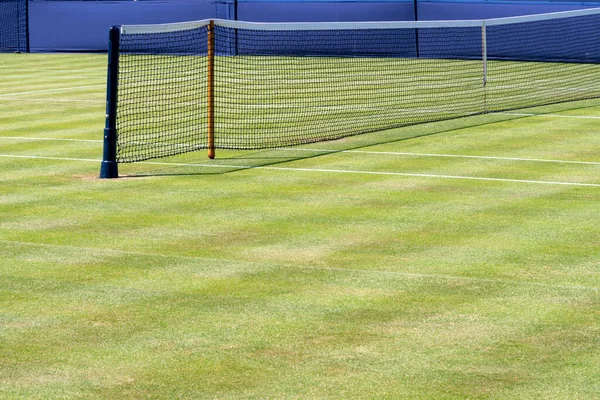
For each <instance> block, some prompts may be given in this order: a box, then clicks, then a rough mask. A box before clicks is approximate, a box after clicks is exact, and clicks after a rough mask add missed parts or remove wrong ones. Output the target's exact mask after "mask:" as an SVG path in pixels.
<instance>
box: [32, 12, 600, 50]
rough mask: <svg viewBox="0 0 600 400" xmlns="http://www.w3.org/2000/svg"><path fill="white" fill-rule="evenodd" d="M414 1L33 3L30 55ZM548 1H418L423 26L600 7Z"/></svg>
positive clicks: (400, 15) (360, 17)
mask: <svg viewBox="0 0 600 400" xmlns="http://www.w3.org/2000/svg"><path fill="white" fill-rule="evenodd" d="M413 4H414V3H413V1H412V0H363V1H350V0H340V1H331V0H311V1H298V0H237V2H236V1H235V0H140V1H133V0H99V1H82V0H29V45H30V50H31V51H32V52H52V51H106V50H107V48H108V30H109V28H110V27H111V26H113V25H122V24H123V25H129V24H150V23H169V22H181V21H192V20H201V19H208V18H222V19H238V20H242V21H257V22H301V21H302V22H314V21H318V22H327V21H407V20H414V18H415V10H414V8H413ZM599 6H600V3H582V2H580V1H570V0H563V1H561V2H552V1H548V0H545V1H544V0H528V1H515V0H512V1H505V0H493V1H485V0H419V2H418V7H417V14H418V19H419V20H454V19H485V18H497V17H507V16H515V15H526V14H539V13H544V12H554V11H566V10H573V9H580V8H586V7H599Z"/></svg>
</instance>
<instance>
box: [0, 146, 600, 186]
mask: <svg viewBox="0 0 600 400" xmlns="http://www.w3.org/2000/svg"><path fill="white" fill-rule="evenodd" d="M0 157H4V158H24V159H37V160H57V161H61V160H64V161H86V162H98V163H99V162H100V161H101V160H99V159H89V158H67V157H47V156H27V155H12V154H0ZM138 164H145V165H161V166H175V167H206V168H235V169H265V170H269V171H297V172H318V173H332V174H357V175H382V176H404V177H411V178H437V179H461V180H473V181H484V182H509V183H531V184H539V185H560V186H579V187H600V183H581V182H561V181H538V180H532V179H508V178H485V177H477V176H462V175H442V174H416V173H408V172H388V171H359V170H347V169H325V168H293V167H269V166H253V165H225V164H195V163H170V162H154V161H142V162H139V163H138Z"/></svg>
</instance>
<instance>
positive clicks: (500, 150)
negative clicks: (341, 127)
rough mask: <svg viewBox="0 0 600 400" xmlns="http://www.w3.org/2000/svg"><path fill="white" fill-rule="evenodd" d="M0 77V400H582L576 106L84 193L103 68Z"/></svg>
mask: <svg viewBox="0 0 600 400" xmlns="http://www.w3.org/2000/svg"><path fill="white" fill-rule="evenodd" d="M0 71H1V72H2V74H0V106H1V107H2V111H1V112H0V254H1V257H0V398H7V399H13V398H14V399H20V398H22V399H58V398H107V399H109V398H110V399H117V398H163V399H173V398H210V399H246V398H248V399H324V398H331V399H334V398H335V399H351V398H356V399H375V398H387V399H402V398H414V399H465V398H470V399H516V398H518V399H594V398H600V385H599V383H598V382H599V380H598V376H600V228H599V225H600V224H599V223H598V215H599V212H600V135H598V129H597V126H598V123H600V102H598V101H586V102H577V103H565V104H558V105H554V106H548V107H543V108H536V109H527V110H521V111H518V112H516V113H512V114H490V115H486V116H477V117H470V118H464V119H457V120H451V121H446V122H443V123H433V124H422V125H417V126H411V127H406V128H402V129H396V130H389V131H382V132H377V133H374V134H367V135H362V136H356V137H353V138H348V139H344V140H339V141H333V142H326V143H318V144H313V145H310V146H303V147H302V148H291V149H287V150H277V151H260V152H241V151H238V152H234V151H220V152H218V153H217V159H215V160H213V161H209V160H207V159H206V156H205V154H204V153H190V154H187V155H184V156H178V157H175V158H169V159H163V160H158V161H155V162H153V163H138V164H131V165H122V166H121V167H120V173H121V176H122V178H120V179H115V180H99V179H97V176H98V173H99V167H100V158H101V154H102V134H103V132H102V131H103V127H104V106H105V105H104V90H105V89H104V84H105V75H106V56H105V55H81V54H79V55H46V54H44V55H36V54H22V55H0ZM517 114H527V115H517ZM531 114H536V115H535V116H531ZM406 138H411V139H406Z"/></svg>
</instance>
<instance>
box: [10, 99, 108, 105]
mask: <svg viewBox="0 0 600 400" xmlns="http://www.w3.org/2000/svg"><path fill="white" fill-rule="evenodd" d="M0 101H43V102H44V103H94V104H101V103H102V104H106V100H68V99H22V98H19V97H4V98H1V97H0Z"/></svg>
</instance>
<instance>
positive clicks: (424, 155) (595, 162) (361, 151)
mask: <svg viewBox="0 0 600 400" xmlns="http://www.w3.org/2000/svg"><path fill="white" fill-rule="evenodd" d="M277 150H284V151H307V152H316V153H332V154H334V153H356V154H383V155H394V156H411V157H451V158H475V159H482V160H501V161H530V162H543V163H560V164H583V165H586V164H589V165H600V161H569V160H550V159H543V158H522V157H498V156H472V155H462V154H437V153H410V152H399V151H367V150H339V151H338V150H326V149H294V148H280V149H277Z"/></svg>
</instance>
